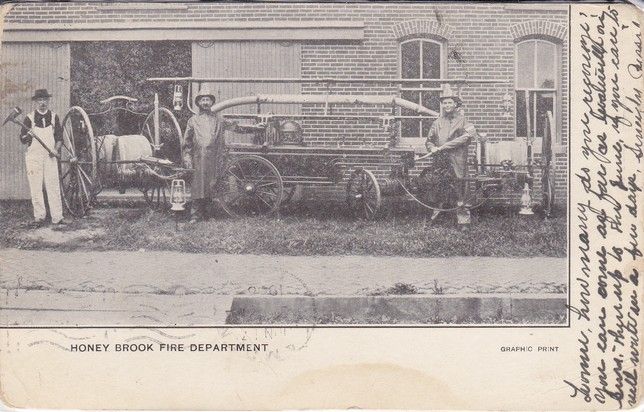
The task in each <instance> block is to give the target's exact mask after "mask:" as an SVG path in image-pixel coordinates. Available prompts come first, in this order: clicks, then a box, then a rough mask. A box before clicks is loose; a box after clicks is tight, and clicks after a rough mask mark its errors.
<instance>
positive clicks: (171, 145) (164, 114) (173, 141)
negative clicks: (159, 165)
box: [141, 107, 183, 164]
mask: <svg viewBox="0 0 644 412" xmlns="http://www.w3.org/2000/svg"><path fill="white" fill-rule="evenodd" d="M154 130H155V129H154V110H153V111H152V112H150V114H148V115H147V117H146V118H145V121H144V122H143V126H142V127H141V134H142V135H143V136H145V137H146V138H147V139H148V140H149V141H150V145H152V152H153V153H154V155H155V156H156V157H161V158H164V159H168V160H170V161H171V162H173V163H176V164H181V161H182V159H183V153H182V140H183V136H182V133H181V127H180V126H179V122H178V121H177V118H176V117H175V116H174V114H172V112H171V111H170V110H169V109H166V108H165V107H160V108H159V136H158V138H157V139H155V132H154Z"/></svg>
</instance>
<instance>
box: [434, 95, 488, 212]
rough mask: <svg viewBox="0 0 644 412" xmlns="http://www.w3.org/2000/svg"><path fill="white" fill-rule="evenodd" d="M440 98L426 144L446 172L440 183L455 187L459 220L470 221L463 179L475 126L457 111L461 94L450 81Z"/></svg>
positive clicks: (437, 168) (435, 164)
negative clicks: (438, 114) (439, 112)
mask: <svg viewBox="0 0 644 412" xmlns="http://www.w3.org/2000/svg"><path fill="white" fill-rule="evenodd" d="M440 101H441V110H442V113H441V116H440V117H439V118H438V119H436V120H434V123H432V127H431V128H430V129H429V134H428V136H427V141H426V143H425V145H426V147H427V150H428V151H429V153H430V154H431V155H432V157H433V163H434V165H433V167H434V170H439V169H442V171H443V173H444V174H445V175H446V176H444V177H445V178H446V179H445V182H444V183H443V184H445V185H449V186H453V187H454V188H455V193H454V194H455V195H456V200H457V207H458V209H457V218H458V222H459V223H461V224H466V223H469V210H467V209H466V208H465V206H466V205H465V204H464V202H465V200H466V190H467V182H466V181H465V180H463V179H465V178H466V177H467V155H468V145H469V143H470V141H471V140H472V138H473V137H474V136H476V129H475V128H474V126H473V125H472V124H471V123H469V122H468V121H467V120H466V119H465V117H464V116H463V115H462V114H461V113H459V111H458V108H459V107H460V106H461V104H462V101H461V98H460V97H459V96H458V95H456V94H454V93H453V92H452V90H451V88H450V87H449V85H445V87H444V88H443V92H442V94H441V97H440ZM449 169H451V170H449ZM450 180H451V182H450ZM434 215H436V214H434Z"/></svg>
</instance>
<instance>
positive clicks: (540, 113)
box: [534, 93, 555, 137]
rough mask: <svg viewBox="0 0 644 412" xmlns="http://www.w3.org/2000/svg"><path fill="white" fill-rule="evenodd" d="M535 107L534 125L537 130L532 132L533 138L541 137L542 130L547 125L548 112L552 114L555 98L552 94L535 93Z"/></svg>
mask: <svg viewBox="0 0 644 412" xmlns="http://www.w3.org/2000/svg"><path fill="white" fill-rule="evenodd" d="M536 97H537V107H536V109H537V110H536V111H537V114H536V117H537V118H536V123H537V129H536V130H535V131H534V136H537V137H543V130H544V128H545V127H546V125H547V124H548V122H547V116H548V112H551V113H553V114H554V107H555V97H554V94H553V93H537V95H536Z"/></svg>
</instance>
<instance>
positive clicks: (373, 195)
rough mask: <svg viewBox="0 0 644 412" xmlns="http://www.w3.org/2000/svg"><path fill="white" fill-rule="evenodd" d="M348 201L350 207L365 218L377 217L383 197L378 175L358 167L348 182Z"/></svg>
mask: <svg viewBox="0 0 644 412" xmlns="http://www.w3.org/2000/svg"><path fill="white" fill-rule="evenodd" d="M347 203H348V204H349V208H350V209H351V210H352V211H353V212H354V213H355V214H356V215H357V216H361V217H364V218H365V219H373V218H374V217H376V214H377V213H378V210H379V209H380V205H381V203H382V198H381V196H380V185H379V184H378V181H377V180H376V177H375V176H374V175H373V173H371V172H370V171H368V170H366V169H362V168H359V169H356V170H354V171H353V173H351V177H350V178H349V182H348V183H347Z"/></svg>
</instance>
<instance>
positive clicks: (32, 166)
mask: <svg viewBox="0 0 644 412" xmlns="http://www.w3.org/2000/svg"><path fill="white" fill-rule="evenodd" d="M52 140H53V139H52ZM25 163H26V167H27V180H28V181H29V189H30V191H31V204H32V206H33V208H34V219H35V220H43V219H44V218H45V215H46V213H47V212H46V210H45V198H44V196H43V189H44V190H46V191H47V201H48V203H49V213H50V215H51V221H52V222H53V223H58V222H60V221H61V220H62V219H63V205H62V202H61V198H60V181H59V179H58V160H57V159H56V158H55V157H49V153H47V151H46V150H45V149H43V147H42V146H40V143H38V142H37V141H36V140H35V139H34V141H33V142H32V144H31V146H29V148H28V149H27V154H26V155H25Z"/></svg>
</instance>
